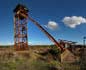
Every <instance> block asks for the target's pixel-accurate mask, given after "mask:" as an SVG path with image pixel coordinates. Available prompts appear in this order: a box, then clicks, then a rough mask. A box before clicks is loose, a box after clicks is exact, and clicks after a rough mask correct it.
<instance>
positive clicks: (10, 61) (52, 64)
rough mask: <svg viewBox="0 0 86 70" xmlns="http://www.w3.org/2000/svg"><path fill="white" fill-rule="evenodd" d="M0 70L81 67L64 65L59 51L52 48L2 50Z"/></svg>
mask: <svg viewBox="0 0 86 70" xmlns="http://www.w3.org/2000/svg"><path fill="white" fill-rule="evenodd" d="M50 50H51V51H50ZM0 70H80V66H79V65H74V64H62V63H61V62H60V61H59V52H58V49H55V48H50V46H49V47H31V48H29V50H26V51H15V50H14V49H13V48H0Z"/></svg>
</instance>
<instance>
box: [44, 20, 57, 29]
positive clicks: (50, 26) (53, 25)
mask: <svg viewBox="0 0 86 70" xmlns="http://www.w3.org/2000/svg"><path fill="white" fill-rule="evenodd" d="M45 27H46V28H49V29H51V30H55V29H57V28H58V24H57V23H56V22H55V21H49V22H48V24H47V25H45Z"/></svg>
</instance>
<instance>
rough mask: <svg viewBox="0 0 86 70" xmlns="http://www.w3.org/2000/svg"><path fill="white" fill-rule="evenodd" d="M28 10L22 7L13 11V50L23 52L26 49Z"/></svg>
mask: <svg viewBox="0 0 86 70" xmlns="http://www.w3.org/2000/svg"><path fill="white" fill-rule="evenodd" d="M27 22H28V10H27V9H26V7H25V6H23V5H17V6H16V8H15V9H14V48H15V49H16V50H24V49H27V48H28V36H27Z"/></svg>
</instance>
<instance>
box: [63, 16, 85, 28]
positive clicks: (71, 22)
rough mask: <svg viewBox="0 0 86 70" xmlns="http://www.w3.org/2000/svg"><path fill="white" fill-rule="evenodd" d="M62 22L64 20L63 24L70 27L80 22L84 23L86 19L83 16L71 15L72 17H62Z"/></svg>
mask: <svg viewBox="0 0 86 70" xmlns="http://www.w3.org/2000/svg"><path fill="white" fill-rule="evenodd" d="M62 22H64V24H65V25H67V26H69V27H71V28H75V27H76V26H77V25H80V24H82V23H86V19H85V18H84V17H81V16H79V17H78V16H72V17H64V19H63V20H62Z"/></svg>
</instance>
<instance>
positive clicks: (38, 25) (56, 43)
mask: <svg viewBox="0 0 86 70" xmlns="http://www.w3.org/2000/svg"><path fill="white" fill-rule="evenodd" d="M28 18H29V20H31V21H32V22H33V23H34V24H35V25H36V26H37V27H38V28H39V29H40V30H42V32H44V33H45V34H46V35H47V37H48V38H49V39H50V40H51V41H52V42H53V43H54V44H55V45H56V46H57V47H58V48H60V50H61V51H64V48H63V47H62V46H61V45H60V44H59V43H58V42H57V41H56V40H55V39H54V37H53V36H52V35H51V34H49V33H48V32H47V31H46V30H45V29H44V28H43V27H42V26H41V25H40V24H39V23H38V22H36V21H35V20H34V19H33V18H31V17H28Z"/></svg>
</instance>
